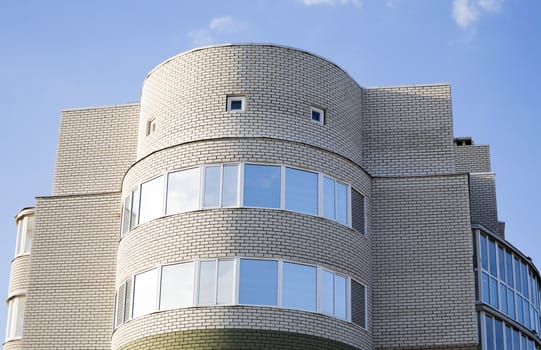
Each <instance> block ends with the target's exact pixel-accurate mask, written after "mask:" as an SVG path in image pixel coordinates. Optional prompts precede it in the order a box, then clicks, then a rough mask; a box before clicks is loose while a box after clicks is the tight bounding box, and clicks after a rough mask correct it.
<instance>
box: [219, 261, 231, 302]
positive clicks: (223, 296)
mask: <svg viewBox="0 0 541 350" xmlns="http://www.w3.org/2000/svg"><path fill="white" fill-rule="evenodd" d="M234 270H235V262H234V261H233V260H219V261H218V297H217V301H216V303H217V304H232V303H233V285H234V280H233V276H234V274H233V272H234Z"/></svg>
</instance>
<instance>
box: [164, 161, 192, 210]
mask: <svg viewBox="0 0 541 350" xmlns="http://www.w3.org/2000/svg"><path fill="white" fill-rule="evenodd" d="M199 183H200V176H199V168H193V169H187V170H181V171H176V172H174V173H169V175H168V181H167V214H168V215H169V214H175V213H180V212H185V211H190V210H196V209H198V208H199Z"/></svg>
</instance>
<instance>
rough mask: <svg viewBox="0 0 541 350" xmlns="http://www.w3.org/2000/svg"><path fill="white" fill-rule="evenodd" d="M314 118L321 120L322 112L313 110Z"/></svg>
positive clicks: (314, 119) (317, 120)
mask: <svg viewBox="0 0 541 350" xmlns="http://www.w3.org/2000/svg"><path fill="white" fill-rule="evenodd" d="M312 120H313V121H316V122H319V121H321V113H320V112H317V111H314V110H312Z"/></svg>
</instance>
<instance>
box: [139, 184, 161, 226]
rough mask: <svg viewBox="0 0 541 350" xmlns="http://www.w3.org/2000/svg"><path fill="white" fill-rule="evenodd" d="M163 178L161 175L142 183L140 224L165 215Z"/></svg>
mask: <svg viewBox="0 0 541 350" xmlns="http://www.w3.org/2000/svg"><path fill="white" fill-rule="evenodd" d="M163 179H164V177H163V176H160V177H157V178H155V179H154V180H150V181H148V182H145V183H144V184H142V185H141V204H140V208H139V223H140V224H143V223H145V222H147V221H150V220H153V219H156V218H159V217H160V216H163V193H164V191H163V189H164V183H163V181H164V180H163Z"/></svg>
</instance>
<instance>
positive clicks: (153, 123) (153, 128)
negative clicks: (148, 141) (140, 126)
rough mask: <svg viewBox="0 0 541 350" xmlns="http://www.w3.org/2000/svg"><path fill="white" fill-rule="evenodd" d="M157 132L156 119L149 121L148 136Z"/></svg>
mask: <svg viewBox="0 0 541 350" xmlns="http://www.w3.org/2000/svg"><path fill="white" fill-rule="evenodd" d="M154 131H156V118H152V119H150V120H148V121H147V136H148V135H150V134H152V133H153V132H154Z"/></svg>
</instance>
